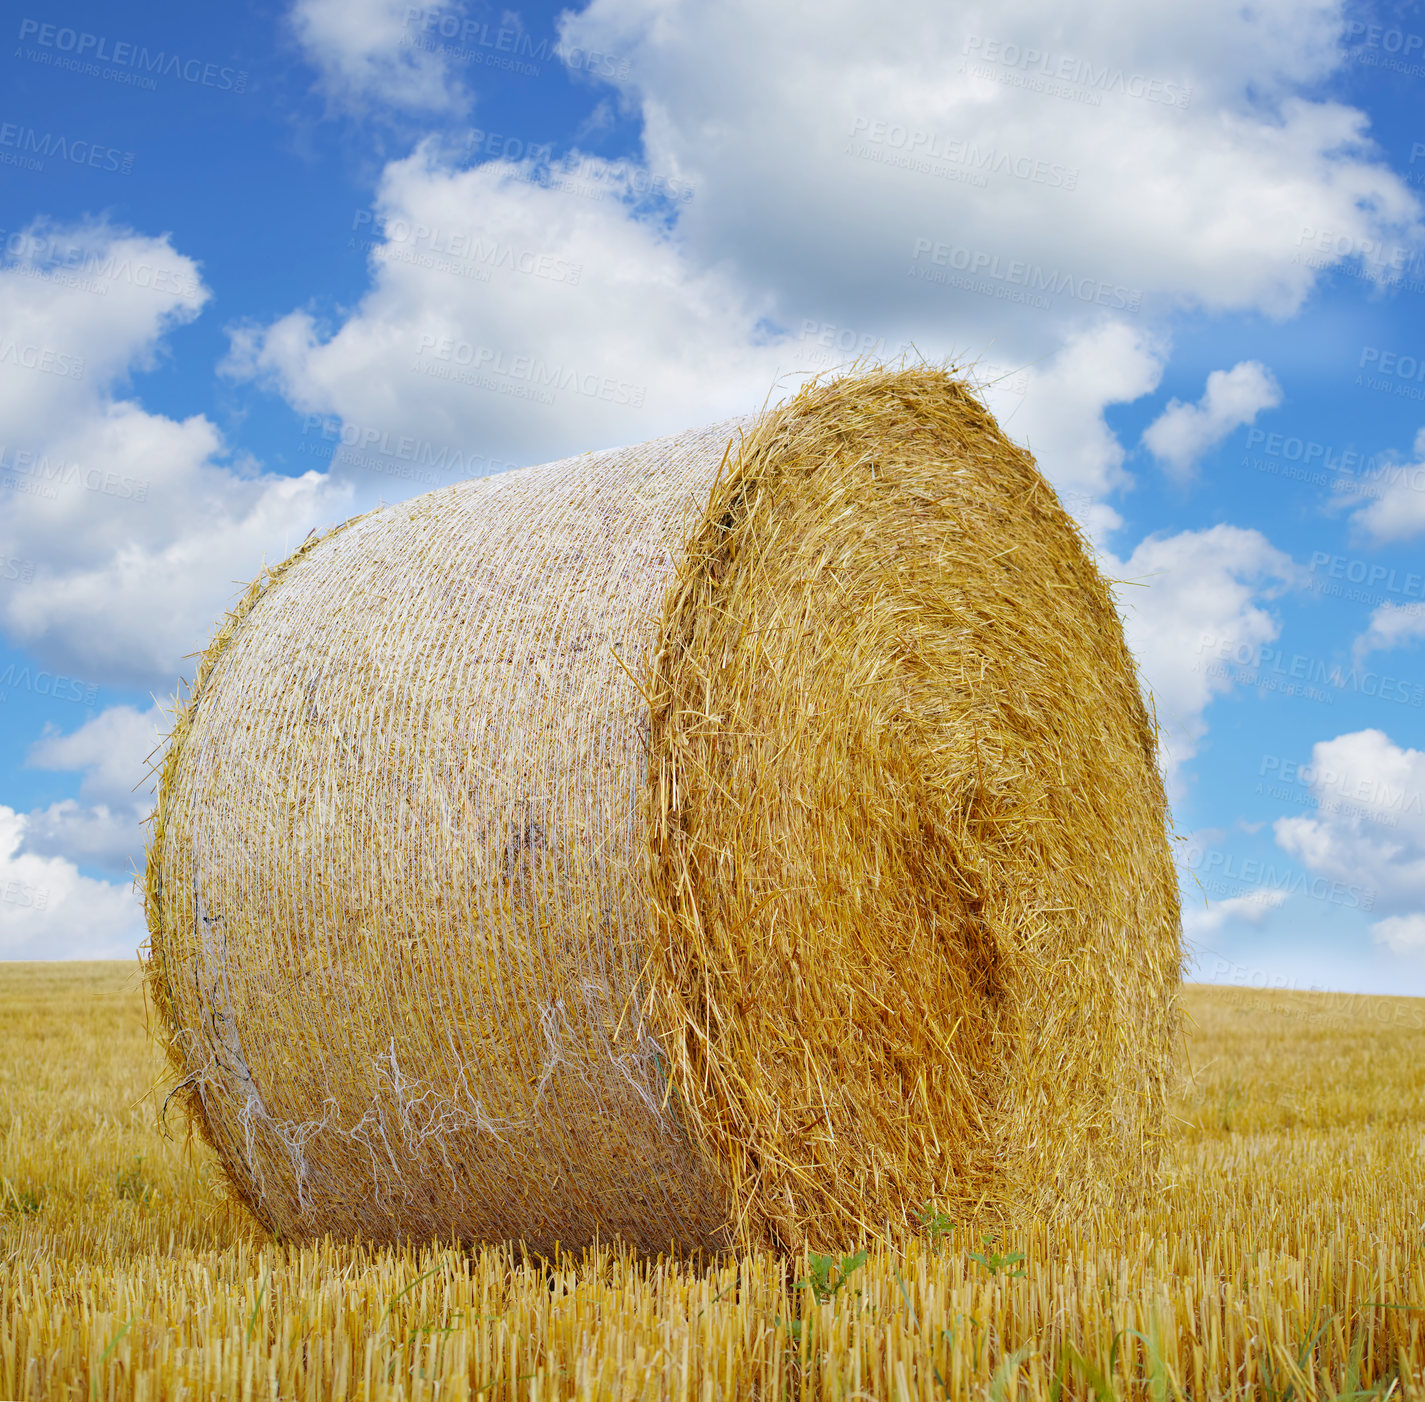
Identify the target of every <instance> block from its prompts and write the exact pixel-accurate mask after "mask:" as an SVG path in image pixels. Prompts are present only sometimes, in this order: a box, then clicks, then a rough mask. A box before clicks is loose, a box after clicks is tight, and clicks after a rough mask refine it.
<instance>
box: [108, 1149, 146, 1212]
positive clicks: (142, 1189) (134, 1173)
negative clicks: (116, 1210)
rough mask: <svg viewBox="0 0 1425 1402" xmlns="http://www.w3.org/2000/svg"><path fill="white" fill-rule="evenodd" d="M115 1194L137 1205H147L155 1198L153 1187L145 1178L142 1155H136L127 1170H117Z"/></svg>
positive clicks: (115, 1173) (115, 1174)
mask: <svg viewBox="0 0 1425 1402" xmlns="http://www.w3.org/2000/svg"><path fill="white" fill-rule="evenodd" d="M114 1194H115V1196H116V1197H121V1198H127V1199H128V1200H129V1201H130V1202H137V1203H146V1202H147V1201H148V1200H149V1199H150V1198H151V1197H152V1196H153V1185H152V1184H151V1183H149V1181H148V1179H147V1178H145V1177H144V1176H143V1155H142V1154H135V1155H134V1161H133V1163H131V1164H130V1165H129V1166H128V1167H127V1168H120V1169H116V1170H115V1172H114Z"/></svg>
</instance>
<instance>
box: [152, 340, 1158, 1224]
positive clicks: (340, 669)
mask: <svg viewBox="0 0 1425 1402" xmlns="http://www.w3.org/2000/svg"><path fill="white" fill-rule="evenodd" d="M1165 818H1166V808H1165V803H1164V796H1163V790H1162V785H1161V782H1160V778H1159V774H1158V770H1157V766H1156V760H1155V747H1154V733H1153V727H1152V725H1151V723H1150V720H1149V717H1148V715H1147V714H1146V713H1145V710H1144V706H1143V703H1142V701H1141V699H1140V696H1139V692H1138V687H1137V682H1136V678H1135V673H1134V667H1133V662H1132V659H1131V657H1130V655H1129V653H1128V652H1127V650H1126V648H1125V646H1124V641H1123V635H1122V630H1121V627H1120V624H1119V620H1118V617H1117V614H1116V612H1115V610H1114V607H1113V604H1112V600H1111V598H1110V595H1109V591H1108V589H1107V587H1106V585H1105V583H1104V581H1103V579H1102V578H1101V577H1100V575H1099V574H1098V572H1097V570H1096V569H1095V567H1094V564H1093V562H1092V560H1091V558H1090V556H1089V553H1088V552H1087V551H1086V549H1085V547H1084V545H1083V542H1082V541H1081V539H1080V538H1079V536H1078V534H1077V531H1076V529H1075V527H1074V525H1073V523H1072V521H1071V520H1070V518H1069V517H1068V516H1067V515H1066V514H1065V513H1064V511H1063V510H1062V509H1061V507H1060V506H1059V503H1058V501H1057V500H1056V498H1055V496H1054V494H1053V492H1052V490H1051V489H1050V488H1049V487H1048V485H1047V484H1046V483H1045V481H1044V479H1043V478H1042V477H1041V476H1040V475H1039V473H1038V471H1037V470H1036V468H1035V466H1034V463H1033V460H1032V459H1031V458H1030V457H1029V455H1028V454H1027V453H1025V452H1024V451H1022V450H1021V449H1019V448H1017V447H1015V446H1014V445H1013V444H1011V443H1010V442H1009V441H1008V440H1007V439H1006V438H1005V437H1004V436H1003V435H1002V434H1001V433H1000V432H999V430H998V428H997V427H996V425H995V423H994V421H993V420H992V418H991V417H990V415H989V414H988V412H987V411H986V410H985V409H984V408H983V406H982V405H981V404H980V403H979V402H978V400H977V399H976V398H975V397H974V395H973V394H972V393H971V392H970V390H969V389H968V388H967V387H966V386H965V385H964V384H962V383H960V382H958V381H957V380H955V379H954V378H953V377H952V376H950V375H948V374H946V373H944V372H941V371H939V370H934V369H930V368H915V369H902V370H879V371H873V372H871V373H868V374H863V375H859V376H855V377H847V378H844V379H841V380H836V381H832V382H831V383H827V384H821V385H818V386H814V387H811V388H809V389H807V390H804V391H803V392H802V393H801V394H800V395H798V396H797V397H796V398H795V399H794V400H793V401H791V402H790V403H788V404H786V405H784V406H782V407H779V408H776V409H773V410H771V411H769V412H767V413H765V414H764V415H762V416H761V417H759V418H757V419H756V420H748V421H734V422H732V423H729V424H723V425H719V426H716V427H714V428H711V429H706V430H703V431H700V432H695V433H687V434H683V435H680V436H677V437H674V438H667V439H662V440H658V441H656V442H652V443H647V444H643V445H640V446H638V447H634V448H629V449H620V450H615V451H612V452H604V453H595V454H588V455H585V456H583V457H579V458H573V459H568V460H566V461H563V462H558V463H552V464H549V465H547V466H541V467H533V468H527V469H524V470H522V471H519V472H512V473H509V474H507V475H505V476H501V477H495V478H488V479H484V480H479V481H471V482H462V483H458V484H455V485H453V486H450V487H447V488H442V489H440V490H438V491H434V492H430V493H428V494H426V495H425V496H421V497H417V498H415V499H414V500H411V501H407V502H403V503H401V504H400V505H397V506H391V507H386V508H384V509H382V510H379V511H375V512H372V513H370V514H368V515H366V516H363V517H359V518H357V519H355V520H353V521H351V522H348V523H347V524H346V525H345V526H342V527H339V528H338V529H337V530H335V531H333V532H332V533H331V534H329V535H327V536H326V537H324V538H322V539H320V540H317V541H314V542H312V543H310V544H308V545H307V546H305V547H304V548H303V549H301V550H299V551H298V552H297V553H296V554H295V555H293V556H292V557H291V558H290V559H289V560H288V561H286V562H285V563H284V564H283V565H281V566H279V567H278V568H277V569H274V570H272V571H270V572H268V573H266V574H264V575H263V576H262V577H261V578H259V579H258V580H257V581H256V582H255V583H254V584H253V585H252V587H251V588H250V589H249V590H248V592H247V594H246V596H245V597H244V598H243V600H242V601H241V603H240V604H239V606H238V607H237V609H236V610H235V611H234V613H233V614H232V615H230V617H229V619H228V621H227V623H226V624H225V626H223V628H222V629H221V631H220V632H219V633H218V635H217V636H216V638H215V639H214V641H213V643H212V644H211V646H210V647H209V649H208V651H207V652H206V654H205V655H204V657H203V659H202V662H201V664H200V666H199V669H198V674H197V677H196V678H195V681H194V685H193V690H192V694H191V698H190V700H189V702H188V704H187V706H186V707H185V708H184V709H183V710H182V711H181V713H180V715H179V717H178V720H177V724H176V726H175V729H174V732H173V735H172V737H171V740H170V744H169V748H168V752H167V755H166V758H165V760H164V762H163V767H162V774H161V781H160V789H159V801H158V809H157V814H156V819H155V824H154V831H153V837H152V842H151V846H150V851H149V858H148V868H147V877H146V881H147V909H148V918H149V925H150V930H151V955H150V962H149V979H150V987H151V990H152V994H153V998H154V1001H155V1004H156V1006H157V1008H158V1010H159V1012H160V1014H161V1019H162V1022H163V1023H164V1025H165V1026H166V1028H167V1031H168V1035H169V1045H170V1053H171V1058H172V1061H173V1063H174V1067H175V1069H176V1072H177V1075H178V1078H179V1084H180V1086H181V1088H182V1095H183V1097H184V1099H185V1100H186V1102H187V1104H188V1106H189V1108H190V1110H191V1112H192V1114H193V1115H194V1118H195V1119H196V1121H197V1124H198V1127H199V1128H200V1130H201V1131H202V1132H203V1134H204V1135H205V1136H206V1137H207V1138H208V1139H209V1140H210V1141H211V1142H212V1143H213V1144H214V1146H215V1147H216V1149H217V1151H218V1153H219V1155H220V1157H221V1159H222V1162H223V1164H224V1165H225V1168H226V1171H227V1173H228V1175H229V1177H230V1179H231V1182H232V1185H233V1188H234V1189H235V1191H236V1192H237V1193H238V1194H239V1195H240V1196H241V1197H242V1198H243V1199H244V1200H245V1201H246V1202H247V1203H248V1204H249V1205H250V1206H251V1208H252V1210H253V1211H254V1212H255V1213H256V1214H257V1215H258V1217H259V1218H261V1219H262V1220H263V1221H264V1222H265V1223H267V1224H268V1225H269V1226H272V1227H275V1228H280V1229H281V1230H282V1231H283V1232H284V1233H285V1234H288V1235H294V1236H311V1235H316V1234H320V1233H324V1232H333V1233H339V1234H343V1235H347V1234H361V1235H366V1236H370V1237H373V1238H376V1239H378V1240H389V1239H395V1238H401V1237H407V1236H409V1237H415V1238H424V1237H429V1236H433V1235H434V1236H442V1237H446V1238H449V1237H451V1236H452V1235H453V1236H456V1237H459V1238H462V1239H465V1240H470V1241H478V1240H502V1239H509V1238H514V1239H523V1240H524V1241H526V1242H527V1243H528V1244H529V1245H530V1246H531V1247H533V1248H535V1249H537V1250H545V1251H547V1250H550V1249H552V1248H553V1246H554V1244H555V1243H556V1242H560V1243H562V1244H563V1245H565V1246H577V1245H579V1244H581V1243H585V1242H589V1241H591V1240H593V1239H594V1238H595V1237H601V1238H604V1239H608V1238H610V1237H616V1238H620V1239H622V1240H624V1241H626V1242H629V1243H631V1244H632V1245H634V1246H636V1247H639V1248H641V1249H644V1250H648V1251H657V1250H661V1249H664V1248H666V1247H668V1246H669V1245H670V1244H672V1245H675V1246H678V1247H682V1248H700V1247H722V1246H728V1245H738V1244H750V1243H762V1244H768V1245H772V1246H774V1247H793V1246H795V1245H797V1244H799V1243H801V1242H803V1241H806V1240H808V1239H809V1240H811V1242H812V1243H813V1244H831V1243H836V1242H847V1241H849V1240H851V1239H854V1238H855V1237H857V1236H859V1235H861V1234H863V1233H864V1234H866V1235H870V1236H885V1235H887V1234H889V1235H891V1236H894V1235H895V1234H896V1233H897V1232H899V1231H901V1230H903V1229H904V1228H905V1227H906V1225H907V1224H908V1223H910V1224H913V1223H914V1220H915V1214H916V1211H917V1209H918V1208H919V1207H920V1206H921V1205H922V1204H924V1203H925V1202H927V1201H928V1200H930V1199H935V1200H936V1201H937V1202H938V1203H940V1204H941V1205H943V1206H945V1207H946V1208H948V1209H950V1210H951V1211H955V1212H961V1211H974V1210H980V1211H1006V1210H1014V1211H1025V1210H1028V1211H1035V1212H1041V1211H1054V1210H1056V1209H1060V1208H1062V1207H1064V1206H1065V1205H1072V1206H1073V1207H1075V1208H1076V1209H1083V1208H1084V1207H1086V1206H1089V1205H1092V1204H1093V1203H1103V1202H1109V1201H1112V1200H1113V1198H1114V1194H1115V1193H1116V1192H1118V1191H1119V1190H1121V1189H1122V1188H1123V1187H1124V1186H1125V1185H1131V1184H1133V1183H1136V1182H1138V1181H1140V1180H1141V1178H1142V1175H1143V1174H1144V1173H1145V1172H1146V1171H1148V1170H1149V1169H1150V1167H1151V1164H1152V1161H1153V1157H1154V1152H1155V1146H1156V1143H1157V1138H1158V1133H1159V1128H1160V1123H1161V1120H1162V1116H1163V1113H1164V1083H1165V1078H1166V1076H1167V1073H1168V1069H1169V1058H1170V1046H1171V1043H1172V1039H1173V1029H1174V1019H1175V1011H1174V1009H1175V997H1176V986H1177V981H1178V977H1179V967H1180V953H1179V942H1178V907H1177V894H1176V881H1175V877H1174V870H1173V864H1172V862H1171V859H1170V855H1169V850H1168V846H1167V841H1166V837H1165Z"/></svg>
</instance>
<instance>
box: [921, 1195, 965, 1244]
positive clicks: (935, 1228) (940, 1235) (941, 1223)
mask: <svg viewBox="0 0 1425 1402" xmlns="http://www.w3.org/2000/svg"><path fill="white" fill-rule="evenodd" d="M920 1225H921V1228H922V1230H923V1231H924V1232H925V1234H926V1236H928V1237H929V1238H930V1244H931V1246H932V1247H933V1248H934V1249H935V1250H936V1251H939V1250H940V1248H941V1246H942V1245H943V1244H944V1238H945V1237H946V1236H948V1235H949V1233H951V1232H953V1231H954V1230H955V1226H956V1224H955V1223H954V1222H953V1221H951V1219H950V1214H949V1213H948V1212H941V1211H940V1210H939V1208H937V1207H936V1206H935V1203H934V1202H928V1203H926V1204H925V1206H924V1207H922V1208H921V1209H920Z"/></svg>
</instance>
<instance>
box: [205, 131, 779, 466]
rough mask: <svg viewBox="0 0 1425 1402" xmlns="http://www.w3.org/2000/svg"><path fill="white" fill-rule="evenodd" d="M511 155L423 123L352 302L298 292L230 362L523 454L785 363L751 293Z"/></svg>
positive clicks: (618, 209)
mask: <svg viewBox="0 0 1425 1402" xmlns="http://www.w3.org/2000/svg"><path fill="white" fill-rule="evenodd" d="M528 173H529V172H528V169H527V168H526V167H524V166H520V165H515V164H511V163H508V162H504V161H489V162H486V163H484V164H482V165H479V166H476V167H474V168H472V169H468V170H458V169H453V168H450V167H449V166H447V165H445V164H443V163H442V161H441V159H440V157H439V155H438V152H437V150H436V148H435V145H434V144H433V143H427V144H425V145H423V146H422V147H421V148H420V149H418V150H417V151H416V152H415V153H414V154H413V155H411V156H410V157H409V158H408V159H406V160H403V161H396V162H393V163H392V164H390V165H388V166H387V167H386V171H385V173H384V175H383V177H382V181H381V186H380V189H379V191H378V197H377V201H376V208H377V216H378V219H379V220H380V221H381V222H380V224H379V226H378V227H379V229H380V231H382V232H383V233H384V235H385V237H384V238H382V239H381V241H380V242H379V244H378V246H377V248H376V249H375V250H374V251H373V252H372V255H371V269H372V286H371V288H370V290H369V291H368V292H367V294H366V296H365V297H364V298H363V299H362V301H361V303H360V305H359V306H358V308H357V309H356V311H355V312H354V313H353V314H352V315H351V316H350V317H348V318H347V319H346V321H345V322H343V323H342V324H341V325H340V326H339V327H337V328H336V329H335V330H334V331H332V332H330V333H324V332H323V330H322V329H321V328H319V327H318V326H317V324H316V322H315V321H314V319H313V318H312V317H311V316H310V315H309V314H308V313H306V312H304V311H295V312H291V313H289V314H288V315H287V316H285V317H283V318H281V319H280V320H278V321H277V322H275V323H273V324H271V325H269V326H266V327H249V328H246V329H245V330H243V331H241V332H239V333H238V334H237V335H236V336H235V337H234V344H233V352H232V355H231V357H230V359H229V369H230V371H231V372H232V373H234V374H237V375H244V376H253V377H257V378H259V379H261V380H263V381H264V382H265V383H267V384H269V385H271V386H272V387H273V388H275V389H277V390H279V391H280V392H281V393H282V394H284V395H285V396H286V397H287V398H288V399H289V400H290V401H291V402H292V404H293V405H295V406H296V407H297V408H298V409H300V410H302V411H303V412H306V413H319V414H332V415H336V416H338V417H340V418H341V419H342V420H343V421H344V422H346V423H354V424H359V425H364V426H370V427H372V428H374V429H377V430H380V431H382V432H390V433H394V434H416V435H419V436H421V437H424V438H427V439H433V440H437V441H440V442H443V443H450V444H458V445H465V444H473V445H475V446H476V447H477V449H478V451H480V452H481V453H484V454H487V455H489V456H491V457H494V458H497V459H516V460H522V461H528V460H530V458H531V457H532V456H534V455H537V457H536V459H535V460H539V459H543V458H554V457H558V456H559V455H561V454H562V453H566V452H577V451H582V450H584V449H587V448H590V447H602V446H607V445H611V444H615V443H620V442H623V443H628V442H637V441H638V440H640V439H643V438H649V437H653V436H655V435H657V434H659V433H666V432H671V431H673V430H674V429H676V428H682V427H687V426H688V425H690V424H696V423H705V422H710V421H713V420H716V419H719V418H724V417H728V416H730V415H732V414H734V413H744V412H747V411H749V410H752V409H756V408H758V407H760V405H761V404H762V402H763V400H764V398H765V397H766V395H767V391H768V388H769V386H771V385H772V383H773V381H774V380H775V379H776V378H777V376H778V375H779V374H782V373H784V372H788V371H792V370H793V369H795V367H796V354H795V352H796V348H795V347H793V348H792V351H791V352H789V351H788V350H787V349H786V347H785V346H783V347H781V348H779V347H778V346H777V345H775V344H769V337H768V335H767V334H766V332H765V331H764V330H763V329H761V328H760V327H759V321H760V320H761V318H763V317H764V315H766V314H767V313H768V312H770V310H771V303H770V301H769V300H768V299H765V298H759V297H756V296H752V295H749V294H748V293H746V292H745V291H744V290H743V289H742V288H741V287H739V286H738V285H737V283H736V282H734V281H733V280H731V279H730V278H729V277H728V276H727V275H726V273H725V272H724V271H722V270H720V269H703V268H700V267H698V266H697V265H696V264H695V263H693V262H691V261H690V260H688V259H687V258H686V257H685V256H684V253H683V250H682V247H681V242H680V240H679V239H678V238H677V236H676V234H672V233H670V232H669V231H668V230H667V229H665V228H664V227H663V226H662V225H661V224H660V223H658V222H656V221H654V220H649V219H640V218H634V217H631V216H630V214H629V212H628V210H627V209H626V207H625V206H624V204H622V203H621V202H619V201H617V200H614V199H589V198H583V197H580V196H578V195H571V194H569V193H567V192H561V191H557V190H553V189H547V188H543V187H542V186H540V185H539V184H536V183H533V182H532V181H531V180H530V179H528V178H526V177H527V176H528ZM417 229H419V230H422V231H424V232H423V233H422V234H421V236H420V237H419V238H417V236H416V234H415V232H414V231H416V230H417ZM452 244H453V245H454V247H455V248H456V249H457V250H458V253H457V254H455V255H451V254H448V253H443V254H435V253H433V252H432V249H433V247H440V248H449V247H450V246H451V245H452ZM792 382H793V381H792V380H788V385H789V386H790V385H791V383H792Z"/></svg>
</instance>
